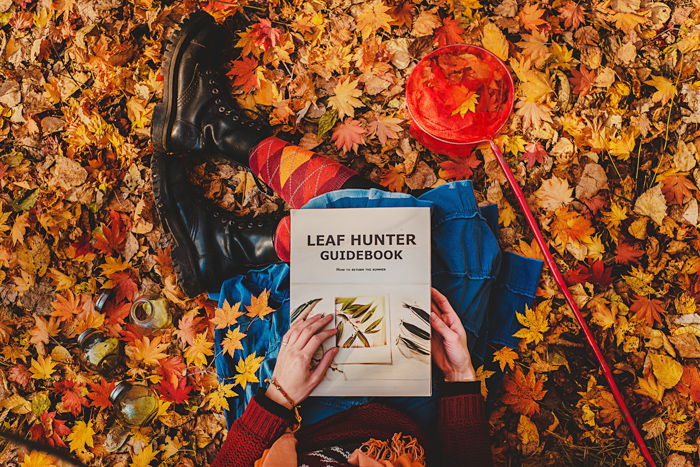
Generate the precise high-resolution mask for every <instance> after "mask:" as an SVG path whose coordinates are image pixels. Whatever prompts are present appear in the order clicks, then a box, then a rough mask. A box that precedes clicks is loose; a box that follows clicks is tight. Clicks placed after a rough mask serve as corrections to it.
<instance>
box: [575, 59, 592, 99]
mask: <svg viewBox="0 0 700 467" xmlns="http://www.w3.org/2000/svg"><path fill="white" fill-rule="evenodd" d="M571 74H572V77H571V78H569V81H571V84H573V85H574V89H573V90H572V91H573V93H574V94H578V95H580V96H581V97H584V96H587V95H588V94H590V93H591V90H592V89H593V82H594V81H595V78H596V73H595V71H593V70H590V71H589V70H587V69H586V67H585V66H583V64H581V65H579V67H578V70H576V69H573V70H571Z"/></svg>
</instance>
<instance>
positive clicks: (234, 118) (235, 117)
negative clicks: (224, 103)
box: [231, 115, 239, 122]
mask: <svg viewBox="0 0 700 467" xmlns="http://www.w3.org/2000/svg"><path fill="white" fill-rule="evenodd" d="M238 119H239V117H238V115H234V116H233V117H231V120H233V121H234V122H237V121H238Z"/></svg>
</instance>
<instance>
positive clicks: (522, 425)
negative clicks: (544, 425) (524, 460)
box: [518, 415, 540, 455]
mask: <svg viewBox="0 0 700 467" xmlns="http://www.w3.org/2000/svg"><path fill="white" fill-rule="evenodd" d="M518 436H519V437H520V443H521V444H522V450H523V454H525V455H528V454H532V453H534V452H535V450H536V449H537V446H538V445H539V444H540V433H539V431H537V426H536V425H535V424H534V423H532V420H530V418H529V417H526V416H525V415H521V416H520V419H519V421H518Z"/></svg>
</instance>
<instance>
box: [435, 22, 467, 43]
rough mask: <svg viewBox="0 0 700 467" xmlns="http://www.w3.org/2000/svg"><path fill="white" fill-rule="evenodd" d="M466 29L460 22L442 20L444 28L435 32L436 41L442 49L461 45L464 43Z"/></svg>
mask: <svg viewBox="0 0 700 467" xmlns="http://www.w3.org/2000/svg"><path fill="white" fill-rule="evenodd" d="M462 34H464V29H462V27H461V26H460V25H459V21H457V20H454V19H451V18H445V19H443V20H442V26H441V27H440V28H438V29H437V30H436V31H435V36H434V37H435V40H437V42H438V45H439V46H440V47H444V46H446V45H450V44H461V43H463V42H464V39H463V37H462Z"/></svg>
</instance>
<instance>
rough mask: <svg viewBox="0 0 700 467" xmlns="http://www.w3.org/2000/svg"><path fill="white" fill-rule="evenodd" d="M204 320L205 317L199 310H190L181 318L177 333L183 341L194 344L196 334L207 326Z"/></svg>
mask: <svg viewBox="0 0 700 467" xmlns="http://www.w3.org/2000/svg"><path fill="white" fill-rule="evenodd" d="M203 321H204V318H202V317H201V316H198V315H197V310H191V311H188V312H187V313H185V314H184V315H182V318H180V322H179V323H178V324H177V330H176V331H175V335H176V336H177V337H178V338H179V339H180V340H181V341H182V343H184V344H190V345H192V343H193V342H194V336H195V334H197V333H199V332H201V331H202V330H203V329H204V327H205V326H206V324H205V323H204V322H203Z"/></svg>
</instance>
